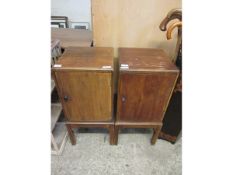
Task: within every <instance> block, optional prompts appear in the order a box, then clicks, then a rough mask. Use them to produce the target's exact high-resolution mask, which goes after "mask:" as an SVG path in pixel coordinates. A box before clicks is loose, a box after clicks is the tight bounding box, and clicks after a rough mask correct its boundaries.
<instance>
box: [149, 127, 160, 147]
mask: <svg viewBox="0 0 233 175" xmlns="http://www.w3.org/2000/svg"><path fill="white" fill-rule="evenodd" d="M161 127H162V126H156V127H155V128H154V131H153V135H152V138H151V144H152V145H154V144H155V143H156V141H157V139H158V136H159V133H160V130H161Z"/></svg>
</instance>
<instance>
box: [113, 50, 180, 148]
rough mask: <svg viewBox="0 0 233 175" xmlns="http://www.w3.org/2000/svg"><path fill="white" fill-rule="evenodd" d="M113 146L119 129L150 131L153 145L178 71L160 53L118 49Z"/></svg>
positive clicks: (162, 53) (161, 51)
mask: <svg viewBox="0 0 233 175" xmlns="http://www.w3.org/2000/svg"><path fill="white" fill-rule="evenodd" d="M118 53H119V81H118V97H117V116H116V122H115V138H114V144H117V142H118V131H119V129H121V128H153V136H152V139H151V144H155V143H156V140H157V138H158V134H159V132H160V130H161V127H162V121H163V117H164V113H165V111H166V108H167V106H168V103H169V100H170V97H171V94H172V92H173V89H174V86H175V83H176V80H177V77H178V75H179V70H178V69H177V67H176V66H175V65H174V64H173V63H172V62H171V60H170V59H169V58H168V56H167V55H166V54H165V53H164V51H163V50H159V49H152V48H151V49H149V48H145V49H144V48H119V52H118Z"/></svg>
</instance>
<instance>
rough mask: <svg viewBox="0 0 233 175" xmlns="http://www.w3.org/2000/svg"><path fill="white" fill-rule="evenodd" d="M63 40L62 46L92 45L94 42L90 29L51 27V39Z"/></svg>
mask: <svg viewBox="0 0 233 175" xmlns="http://www.w3.org/2000/svg"><path fill="white" fill-rule="evenodd" d="M54 39H58V40H60V41H61V47H63V48H67V47H90V46H91V44H92V32H91V31H90V30H82V29H70V28H51V40H54Z"/></svg>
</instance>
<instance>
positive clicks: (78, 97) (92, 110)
mask: <svg viewBox="0 0 233 175" xmlns="http://www.w3.org/2000/svg"><path fill="white" fill-rule="evenodd" d="M52 70H53V73H54V77H55V82H56V86H57V89H58V94H59V97H60V100H61V102H62V106H63V109H64V113H65V116H66V118H67V121H68V122H67V129H68V132H69V135H70V139H71V143H72V144H75V143H76V140H75V137H74V133H73V131H72V128H76V127H103V128H107V129H109V132H110V143H111V144H112V143H113V140H114V122H113V81H112V76H113V49H112V48H97V47H69V48H66V49H65V52H64V53H63V55H62V57H61V58H60V59H59V61H58V62H57V63H56V64H55V65H54V67H53V68H52Z"/></svg>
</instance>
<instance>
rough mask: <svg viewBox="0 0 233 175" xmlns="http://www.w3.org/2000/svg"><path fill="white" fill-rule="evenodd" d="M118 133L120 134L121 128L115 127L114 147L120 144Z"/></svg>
mask: <svg viewBox="0 0 233 175" xmlns="http://www.w3.org/2000/svg"><path fill="white" fill-rule="evenodd" d="M118 133H119V126H116V125H115V127H114V145H117V143H118Z"/></svg>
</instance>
